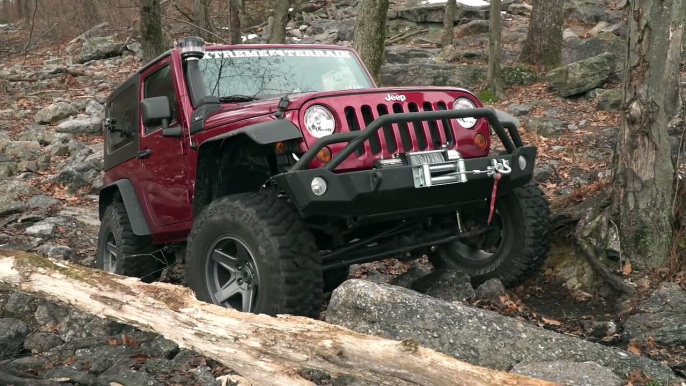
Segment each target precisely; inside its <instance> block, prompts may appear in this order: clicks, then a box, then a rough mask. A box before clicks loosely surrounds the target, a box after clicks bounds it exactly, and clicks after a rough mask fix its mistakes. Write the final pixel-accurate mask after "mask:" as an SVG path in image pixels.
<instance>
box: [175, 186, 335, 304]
mask: <svg viewBox="0 0 686 386" xmlns="http://www.w3.org/2000/svg"><path fill="white" fill-rule="evenodd" d="M186 281H187V284H188V286H189V287H190V288H191V289H192V290H193V291H194V292H195V294H196V296H197V298H198V299H199V300H201V301H204V302H207V303H212V304H215V305H220V306H224V307H230V308H234V309H236V310H238V311H241V312H250V313H258V314H259V313H262V314H268V315H272V316H274V315H276V314H291V315H298V316H308V317H313V318H314V317H317V316H318V315H319V311H320V308H321V305H322V301H323V293H322V292H323V291H322V289H323V287H324V283H323V279H322V263H321V257H320V256H319V252H318V251H317V247H316V244H315V239H314V236H312V234H311V233H310V231H309V230H308V229H307V228H306V227H305V225H304V224H303V223H302V222H301V221H300V219H299V217H298V215H297V214H296V213H295V212H294V211H293V210H292V209H291V208H290V207H288V206H287V205H286V203H285V202H283V201H282V200H280V199H279V198H278V197H276V196H275V195H272V194H269V193H245V194H236V195H231V196H226V197H222V198H219V199H218V200H216V201H214V202H212V203H211V204H210V205H208V206H207V207H206V208H205V209H204V210H203V212H202V213H201V214H200V216H199V217H198V218H197V219H196V220H195V222H194V224H193V229H192V230H191V233H190V235H189V237H188V248H187V254H186Z"/></svg>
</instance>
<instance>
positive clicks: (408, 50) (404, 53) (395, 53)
mask: <svg viewBox="0 0 686 386" xmlns="http://www.w3.org/2000/svg"><path fill="white" fill-rule="evenodd" d="M439 52H440V50H438V49H435V48H415V47H405V46H389V47H386V53H385V55H386V63H389V64H396V63H402V64H409V63H411V62H412V61H413V60H415V59H427V60H428V59H431V58H433V57H435V56H436V55H438V54H439Z"/></svg>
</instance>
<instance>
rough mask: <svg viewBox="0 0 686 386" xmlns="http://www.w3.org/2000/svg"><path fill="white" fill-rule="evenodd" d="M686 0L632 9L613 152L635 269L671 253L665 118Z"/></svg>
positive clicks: (624, 240)
mask: <svg viewBox="0 0 686 386" xmlns="http://www.w3.org/2000/svg"><path fill="white" fill-rule="evenodd" d="M685 18H686V9H684V8H683V0H634V1H631V4H630V9H629V35H628V37H627V51H628V53H629V55H628V60H627V61H626V63H625V66H624V107H623V114H622V121H621V128H620V134H619V140H618V142H617V149H616V154H615V160H616V165H615V177H614V181H613V188H614V204H615V205H616V208H617V209H618V212H619V229H620V241H621V248H622V252H623V255H624V257H625V258H627V259H628V260H629V261H631V264H632V265H633V266H634V267H637V268H657V267H660V266H662V265H663V264H664V263H665V262H666V261H667V260H668V259H669V257H670V253H671V240H672V198H673V195H674V167H673V165H672V160H671V147H670V143H669V134H668V133H667V124H668V122H669V121H670V120H671V119H672V118H673V117H674V116H675V115H676V114H677V111H678V109H677V108H678V103H679V85H678V83H679V82H678V79H679V62H680V60H681V57H680V56H681V40H682V36H683V33H684V19H685Z"/></svg>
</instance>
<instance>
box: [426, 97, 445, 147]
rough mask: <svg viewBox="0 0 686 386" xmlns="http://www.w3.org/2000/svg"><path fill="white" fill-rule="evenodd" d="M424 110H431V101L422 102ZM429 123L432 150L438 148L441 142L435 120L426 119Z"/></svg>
mask: <svg viewBox="0 0 686 386" xmlns="http://www.w3.org/2000/svg"><path fill="white" fill-rule="evenodd" d="M423 107H424V111H433V106H431V102H424V105H423ZM426 122H427V123H428V124H429V133H431V134H430V135H431V143H432V144H433V145H434V150H437V149H440V148H441V145H442V144H443V140H442V138H441V132H440V131H438V125H437V122H436V121H426Z"/></svg>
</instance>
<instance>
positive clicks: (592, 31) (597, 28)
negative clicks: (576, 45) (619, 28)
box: [587, 21, 610, 36]
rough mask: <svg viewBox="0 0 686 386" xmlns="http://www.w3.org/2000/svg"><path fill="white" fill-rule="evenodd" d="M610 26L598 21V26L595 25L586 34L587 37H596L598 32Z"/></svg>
mask: <svg viewBox="0 0 686 386" xmlns="http://www.w3.org/2000/svg"><path fill="white" fill-rule="evenodd" d="M609 25H610V23H608V22H606V21H599V22H598V24H596V26H595V27H593V28H591V29H590V30H589V31H588V32H587V34H588V36H598V34H599V33H600V32H602V31H603V30H604V29H605V28H607V27H608V26H609Z"/></svg>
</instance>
